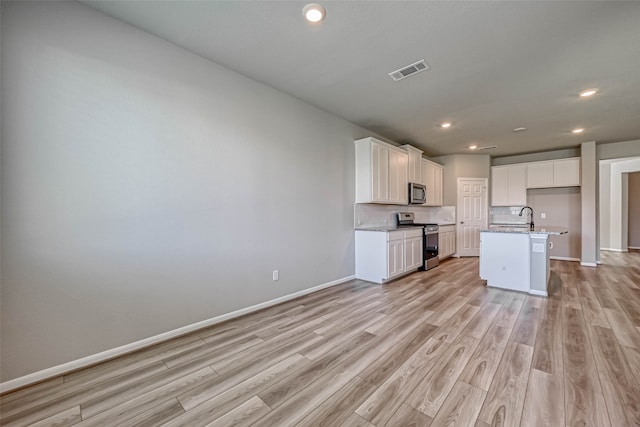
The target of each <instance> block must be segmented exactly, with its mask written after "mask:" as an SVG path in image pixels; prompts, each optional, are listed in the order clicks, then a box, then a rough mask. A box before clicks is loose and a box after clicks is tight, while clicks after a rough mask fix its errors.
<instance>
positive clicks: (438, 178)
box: [433, 166, 443, 206]
mask: <svg viewBox="0 0 640 427" xmlns="http://www.w3.org/2000/svg"><path fill="white" fill-rule="evenodd" d="M433 169H434V172H433V176H434V180H433V204H434V205H436V206H442V199H443V196H442V172H443V171H442V168H441V167H439V166H434V167H433Z"/></svg>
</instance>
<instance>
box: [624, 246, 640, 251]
mask: <svg viewBox="0 0 640 427" xmlns="http://www.w3.org/2000/svg"><path fill="white" fill-rule="evenodd" d="M627 248H628V249H635V250H640V246H627Z"/></svg>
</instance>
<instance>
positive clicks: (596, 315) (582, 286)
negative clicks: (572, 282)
mask: <svg viewBox="0 0 640 427" xmlns="http://www.w3.org/2000/svg"><path fill="white" fill-rule="evenodd" d="M578 292H579V293H580V304H581V306H582V311H583V313H582V315H583V316H584V320H585V322H586V323H587V325H590V326H602V327H603V328H609V327H610V326H609V321H608V320H607V317H606V316H605V314H604V311H603V310H602V307H601V306H600V302H599V301H598V297H597V296H596V293H595V292H594V291H593V288H592V287H591V284H590V283H589V282H588V281H586V280H582V281H580V282H578Z"/></svg>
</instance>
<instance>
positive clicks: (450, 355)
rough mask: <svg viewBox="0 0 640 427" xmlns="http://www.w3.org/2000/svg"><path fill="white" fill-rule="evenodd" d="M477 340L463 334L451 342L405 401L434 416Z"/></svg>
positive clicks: (474, 347) (476, 344)
mask: <svg viewBox="0 0 640 427" xmlns="http://www.w3.org/2000/svg"><path fill="white" fill-rule="evenodd" d="M478 342H479V341H478V340H477V339H475V338H472V337H470V336H463V337H461V338H460V339H459V340H456V342H454V343H453V344H451V346H450V347H449V348H448V349H447V351H446V352H445V353H444V354H443V355H442V356H441V357H440V358H438V359H437V360H436V362H435V363H434V365H433V367H432V369H430V370H429V372H428V373H427V375H426V376H425V377H424V378H423V379H422V381H421V382H420V383H418V385H417V386H416V388H415V389H414V390H413V391H412V392H411V394H410V395H409V397H408V398H407V400H406V401H405V403H406V404H407V405H409V406H411V407H412V408H415V409H416V410H418V411H420V412H422V413H423V414H425V415H428V416H429V417H431V418H434V417H435V416H436V414H437V413H438V410H439V409H440V407H441V406H442V404H443V403H444V401H445V399H446V398H447V395H448V394H449V392H450V391H451V389H452V388H453V387H454V386H455V384H456V381H457V379H458V376H460V374H461V373H462V371H463V369H464V367H465V366H466V364H467V362H468V361H469V359H470V358H471V355H472V354H473V352H474V351H475V349H476V347H477V346H478Z"/></svg>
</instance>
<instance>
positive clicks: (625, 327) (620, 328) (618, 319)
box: [604, 308, 640, 349]
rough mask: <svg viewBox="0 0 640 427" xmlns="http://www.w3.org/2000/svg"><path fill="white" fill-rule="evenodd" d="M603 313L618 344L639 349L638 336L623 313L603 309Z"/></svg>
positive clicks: (639, 339) (639, 340)
mask: <svg viewBox="0 0 640 427" xmlns="http://www.w3.org/2000/svg"><path fill="white" fill-rule="evenodd" d="M604 313H605V315H606V316H607V320H608V321H609V324H610V325H611V327H612V330H613V333H614V334H615V336H616V338H617V339H618V341H620V344H622V345H624V346H626V347H631V348H636V349H640V334H639V333H638V330H637V329H636V328H635V326H634V325H633V323H632V322H631V320H629V318H628V317H627V316H626V315H625V314H624V312H621V311H619V310H615V309H610V308H605V309H604Z"/></svg>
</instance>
